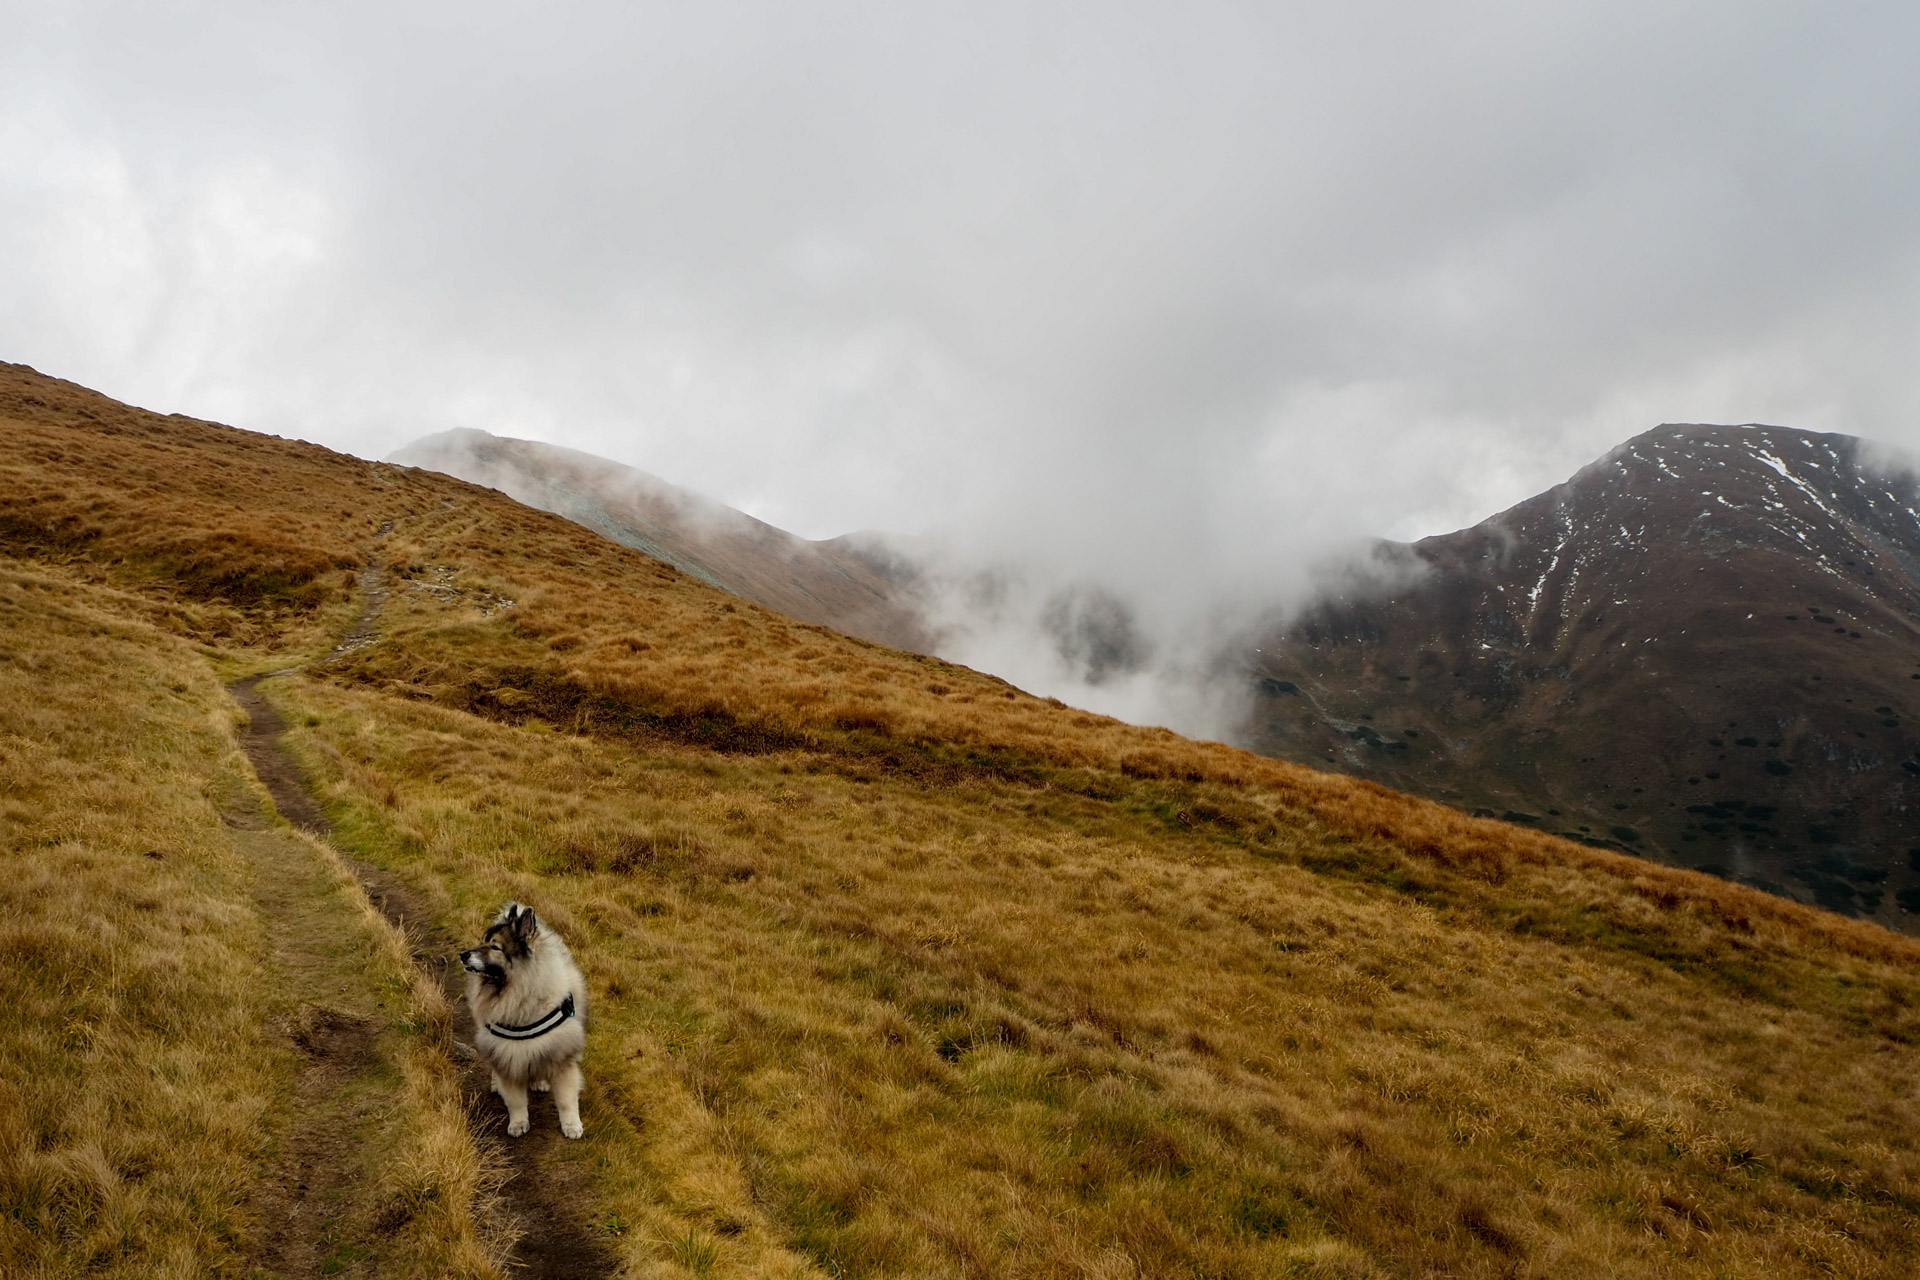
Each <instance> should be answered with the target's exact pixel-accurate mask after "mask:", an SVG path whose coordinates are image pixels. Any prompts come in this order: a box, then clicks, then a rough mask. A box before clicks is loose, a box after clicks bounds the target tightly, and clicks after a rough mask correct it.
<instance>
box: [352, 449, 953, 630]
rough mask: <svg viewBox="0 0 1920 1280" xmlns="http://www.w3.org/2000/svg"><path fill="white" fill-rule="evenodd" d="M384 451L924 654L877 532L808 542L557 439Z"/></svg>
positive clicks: (740, 590) (804, 616)
mask: <svg viewBox="0 0 1920 1280" xmlns="http://www.w3.org/2000/svg"><path fill="white" fill-rule="evenodd" d="M388 461H390V462H395V463H399V464H401V465H405V466H418V467H424V468H426V469H428V470H431V471H439V472H443V473H445V474H447V475H452V476H455V477H457V478H459V479H462V480H467V481H469V482H472V483H475V484H482V485H485V486H487V487H488V488H494V489H498V490H500V491H501V492H503V493H505V494H507V495H508V496H509V497H512V498H514V499H515V500H516V501H519V502H524V503H526V504H527V505H528V506H532V507H538V508H540V509H541V510H543V511H552V512H554V513H555V514H557V515H562V516H565V517H566V518H568V519H569V520H573V521H575V522H576V523H578V524H583V525H585V526H586V527H587V528H589V529H592V530H594V531H595V532H597V533H600V534H603V535H605V536H606V537H609V538H612V539H613V540H614V541H615V542H618V543H620V544H622V545H623V546H629V547H632V548H634V549H635V550H637V551H642V552H645V553H646V554H648V555H651V556H653V557H655V558H656V559H660V560H664V561H666V562H667V563H668V564H671V565H673V566H674V567H675V568H677V569H679V570H680V571H681V572H683V573H686V574H689V575H690V576H692V577H695V578H698V579H700V580H701V581H703V582H706V583H708V584H710V585H712V586H716V587H719V588H720V589H721V590H723V591H727V592H731V593H732V594H734V595H739V596H745V597H746V598H748V599H751V600H753V601H755V602H756V603H759V604H763V605H765V606H766V607H768V608H770V609H776V610H778V611H780V612H782V613H785V614H788V615H789V616H791V617H795V618H799V619H800V620H802V621H804V622H812V623H816V624H819V625H821V626H831V627H833V628H835V629H836V630H840V631H845V632H847V633H849V634H852V635H857V636H860V637H861V638H862V639H866V640H872V641H874V642H875V643H877V644H885V645H890V646H892V647H896V648H903V649H912V650H914V651H915V652H920V653H926V652H931V650H932V648H933V638H932V636H931V635H930V634H929V632H928V630H927V628H926V625H925V623H924V622H923V621H922V619H921V618H920V616H919V614H918V613H917V611H916V610H914V608H913V607H912V606H911V604H910V603H903V602H902V599H901V597H902V595H903V592H904V588H905V586H906V581H905V579H904V578H903V577H902V574H901V570H900V567H899V565H898V564H897V560H896V557H895V556H894V555H892V554H890V553H889V552H888V551H887V550H886V549H885V548H884V547H882V546H881V545H880V544H879V542H878V540H877V539H876V538H873V537H870V536H869V537H863V536H862V535H860V534H847V535H843V536H841V537H838V538H831V539H825V540H821V541H814V540H809V539H805V538H801V537H798V536H797V535H795V534H791V533H788V532H787V531H786V530H784V529H780V528H778V527H776V526H774V525H770V524H767V523H766V522H765V521H762V520H758V519H755V518H754V517H753V516H750V515H747V514H746V513H745V512H742V511H739V510H737V509H736V508H733V507H730V506H728V505H726V504H725V503H722V502H719V501H717V500H715V499H713V498H709V497H707V496H705V495H704V494H701V493H698V492H696V491H694V490H692V489H687V488H684V487H682V486H680V485H676V484H673V483H672V482H670V481H667V480H663V479H661V478H660V477H659V476H656V475H653V474H652V473H651V472H647V471H643V470H641V469H640V468H638V467H630V466H626V465H624V464H622V463H616V462H612V461H609V460H608V459H605V458H600V457H597V456H595V455H593V454H590V453H583V452H581V451H579V450H576V449H568V448H565V447H563V446H560V445H551V444H545V443H542V442H539V441H532V440H517V439H513V438H512V437H506V436H495V435H492V434H490V433H488V432H485V431H478V430H475V429H473V428H468V427H459V428H454V429H453V430H450V431H443V432H438V433H436V434H434V435H429V436H423V437H421V438H420V439H418V440H415V441H412V442H411V443H409V444H406V445H404V446H402V447H401V448H400V449H397V450H395V451H394V452H393V453H392V454H390V455H388Z"/></svg>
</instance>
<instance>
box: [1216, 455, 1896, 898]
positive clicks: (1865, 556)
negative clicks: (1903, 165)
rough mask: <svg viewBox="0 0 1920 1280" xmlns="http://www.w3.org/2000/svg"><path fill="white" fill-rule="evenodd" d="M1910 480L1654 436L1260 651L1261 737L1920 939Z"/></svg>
mask: <svg viewBox="0 0 1920 1280" xmlns="http://www.w3.org/2000/svg"><path fill="white" fill-rule="evenodd" d="M1917 508H1920V491H1917V488H1916V482H1915V479H1914V476H1913V474H1912V473H1911V471H1909V470H1906V469H1904V468H1902V467H1900V466H1898V465H1897V464H1893V463H1891V462H1889V463H1887V464H1884V465H1876V463H1875V461H1874V459H1873V457H1872V455H1871V454H1870V452H1869V450H1868V447H1867V446H1866V445H1864V444H1863V443H1862V442H1861V441H1859V440H1857V439H1854V438H1852V437H1848V436H1839V435H1819V434H1814V433H1809V432H1803V431H1792V430H1787V429H1784V428H1779V427H1757V426H1749V427H1711V426H1664V427H1660V428H1658V429H1656V430H1654V431H1650V432H1647V433H1646V434H1644V435H1641V436H1638V437H1636V438H1635V439H1633V440H1631V441H1629V442H1628V443H1627V444H1625V445H1623V446H1622V447H1620V448H1619V449H1617V450H1615V451H1614V452H1613V453H1612V454H1610V455H1609V456H1607V457H1606V458H1603V459H1601V460H1600V461H1599V462H1596V463H1594V464H1593V465H1591V466H1589V467H1587V468H1585V469H1583V470H1582V471H1581V472H1580V473H1579V474H1578V475H1576V476H1574V477H1573V478H1572V479H1571V480H1569V481H1567V482H1566V483H1565V484H1562V485H1559V486H1557V487H1555V488H1554V489H1552V490H1549V491H1548V492H1546V493H1543V494H1541V495H1539V496H1538V497H1535V498H1531V499H1529V500H1528V501H1526V502H1523V503H1521V504H1520V505H1519V506H1517V507H1514V508H1512V509H1511V510H1508V511H1505V512H1502V513H1500V514H1499V515H1496V516H1494V517H1492V518H1491V519H1489V520H1487V521H1485V522H1483V523H1481V524H1479V525H1476V526H1474V527H1473V528H1471V529H1466V530H1463V531H1461V532H1459V533H1454V534H1448V535H1445V536H1443V537H1435V538H1428V539H1426V540H1424V541H1422V542H1419V543H1417V544H1415V545H1413V546H1411V547H1406V546H1387V547H1383V548H1382V550H1381V556H1380V560H1379V566H1378V567H1379V570H1380V575H1379V581H1378V582H1377V583H1376V584H1375V585H1374V586H1373V587H1372V588H1370V589H1355V590H1353V591H1351V592H1350V593H1348V594H1347V595H1345V596H1343V597H1334V598H1331V599H1329V600H1327V601H1325V602H1323V603H1322V604H1321V605H1319V606H1318V607H1316V608H1315V609H1313V610H1311V611H1310V612H1308V613H1306V614H1305V615H1304V616H1302V617H1300V618H1298V619H1296V620H1294V621H1293V622H1292V623H1291V624H1290V625H1289V626H1288V627H1287V628H1286V629H1285V630H1284V631H1283V632H1281V633H1278V634H1275V635H1272V636H1269V637H1268V638H1266V639H1265V640H1264V641H1263V642H1262V643H1261V644H1260V646H1259V653H1258V654H1257V655H1256V657H1255V668H1256V671H1255V679H1256V686H1255V698H1256V712H1255V715H1254V716H1253V718H1252V723H1251V725H1250V729H1249V740H1250V741H1251V743H1252V744H1253V745H1255V746H1256V747H1257V748H1258V749H1259V750H1261V751H1264V752H1267V753H1270V754H1274V755H1278V756H1282V757H1285V758H1290V759H1296V760H1312V761H1317V762H1321V763H1323V764H1326V765H1330V766H1335V767H1341V768H1344V769H1347V770H1350V771H1352V772H1355V773H1359V774H1363V775H1364V776H1367V777H1371V778H1376V779H1378V780H1379V781H1381V782H1384V783H1386V784H1388V785H1390V786H1395V787H1400V788H1404V789H1407V790H1412V791H1418V792H1421V793H1423V794H1427V795H1432V796H1437V797H1440V798H1443V799H1447V800H1449V801H1451V802H1454V803H1458V804H1462V805H1465V806H1468V807H1482V808H1484V809H1485V810H1488V811H1492V812H1495V813H1501V814H1505V815H1507V816H1508V817H1510V818H1512V819H1514V820H1516V821H1523V822H1530V823H1537V824H1539V825H1541V826H1543V827H1546V828H1550V829H1554V830H1559V831H1564V832H1566V833H1568V834H1570V835H1573V836H1575V837H1577V838H1580V839H1584V840H1588V841H1594V842H1599V843H1604V844H1611V845H1612V846H1613V847H1616V848H1620V849H1625V850H1630V851H1633V852H1643V853H1647V854H1649V855H1651V856H1655V857H1659V858H1661V859H1663V860H1668V861H1673V862H1677V863H1679V864H1681V865H1686V866H1694V867H1702V868H1706V869H1710V870H1712V871H1713V872H1714V873H1716V874H1720V875H1726V876H1731V877H1735V878H1738V879H1740V880H1743V881H1745V882H1747V883H1750V884H1756V885H1761V886H1764V887H1766V888H1768V889H1770V890H1772V891H1774V892H1777V893H1787V894H1792V895H1794V896H1797V897H1800V898H1802V899H1804V900H1812V901H1818V902H1819V903H1820V904H1822V905H1823V906H1827V907H1831V908H1833V909H1836V910H1840V911H1846V912H1852V913H1859V914H1866V915H1871V916H1874V917H1875V918H1877V919H1880V920H1882V921H1885V922H1887V923H1889V924H1893V925H1896V926H1899V927H1912V925H1913V923H1914V921H1915V920H1916V918H1917V917H1915V916H1914V915H1913V914H1911V913H1914V912H1920V722H1915V721H1914V720H1912V719H1911V717H1912V716H1915V715H1920V683H1915V682H1916V681H1920V621H1917V620H1920V516H1917V515H1916V509H1917Z"/></svg>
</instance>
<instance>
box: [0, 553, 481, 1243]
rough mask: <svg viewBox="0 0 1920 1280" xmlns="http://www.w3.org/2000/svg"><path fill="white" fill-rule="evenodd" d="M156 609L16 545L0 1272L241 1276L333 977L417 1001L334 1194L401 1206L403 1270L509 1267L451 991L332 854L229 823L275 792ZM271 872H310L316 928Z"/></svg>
mask: <svg viewBox="0 0 1920 1280" xmlns="http://www.w3.org/2000/svg"><path fill="white" fill-rule="evenodd" d="M147 612H148V610H147V609H146V607H145V606H144V605H143V604H141V603H140V602H135V601H129V600H128V599H127V598H125V597H123V596H119V595H117V594H115V593H113V592H110V591H106V590H103V589H101V588H97V587H92V586H88V585H85V584H81V583H78V582H75V581H74V580H73V579H72V577H71V576H70V575H67V574H65V573H63V572H60V571H57V570H55V571H47V570H43V569H35V568H32V567H23V566H20V565H19V564H17V563H11V564H9V563H6V562H0V866H4V867H5V869H6V874H5V875H4V876H0V1008H4V1010H5V1016H4V1017H0V1115H3V1116H4V1117H5V1126H6V1130H7V1141H6V1142H5V1143H0V1259H3V1260H4V1265H0V1272H4V1273H5V1274H8V1275H23V1276H28V1275H65V1274H78V1273H82V1272H84V1273H86V1274H90V1275H91V1274H101V1275H121V1276H143V1277H144V1276H180V1277H189V1276H192V1277H198V1276H206V1275H211V1274H223V1273H224V1274H238V1273H239V1272H240V1271H241V1270H242V1269H243V1268H244V1267H245V1265H246V1263H247V1260H248V1259H249V1258H250V1257H251V1256H252V1255H253V1254H254V1252H255V1251H256V1250H257V1249H258V1248H259V1246H260V1244H261V1242H262V1240H263V1238H264V1237H265V1235H266V1234H267V1233H268V1232H269V1230H270V1228H271V1224H270V1223H268V1222H264V1221H262V1218H261V1212H262V1202H261V1199H260V1196H261V1192H262V1189H263V1180H265V1181H269V1182H270V1181H271V1179H272V1178H273V1176H274V1170H275V1168H276V1167H277V1163H278V1158H279V1152H280V1150H281V1149H282V1148H283V1147H284V1144H285V1143H286V1141H287V1140H288V1137H289V1128H290V1124H291V1122H292V1120H293V1117H290V1116H289V1115H288V1114H287V1113H286V1100H287V1098H288V1096H289V1092H290V1090H291V1088H292V1081H293V1079H294V1077H295V1075H296V1074H297V1072H298V1071H299V1069H300V1057H301V1055H300V1054H299V1053H298V1052H297V1051H295V1050H294V1049H293V1048H291V1047H290V1046H289V1044H288V1038H287V1032H288V1031H289V1030H290V1029H294V1028H295V1027H296V1024H297V1022H298V1019H299V1018H300V1017H301V1016H302V1015H303V1013H305V1014H311V1012H312V1011H313V1010H314V1009H315V1008H316V1007H317V1006H316V1004H315V1003H314V1002H316V1001H317V1002H321V1005H320V1007H326V1008H345V1009H349V1010H354V1011H357V1012H359V1013H360V1014H362V1015H375V1014H381V1013H383V1012H385V1011H388V1010H390V1011H394V1012H398V1013H401V1014H402V1015H403V1017H402V1018H401V1019H400V1020H399V1021H401V1022H403V1023H405V1024H407V1026H406V1027H403V1028H402V1029H401V1030H399V1031H397V1032H396V1033H395V1034H393V1035H391V1036H389V1037H387V1040H386V1042H385V1043H383V1045H382V1046H381V1049H382V1052H381V1053H380V1055H379V1058H378V1061H377V1062H376V1064H375V1066H374V1068H373V1083H374V1085H375V1086H376V1087H377V1089H378V1095H377V1096H376V1097H375V1098H374V1099H373V1101H372V1102H371V1103H370V1104H369V1105H368V1106H367V1107H365V1108H363V1109H362V1111H361V1112H360V1113H359V1116H360V1119H361V1120H362V1121H364V1125H363V1128H362V1130H361V1132H362V1136H363V1139H364V1146H363V1148H362V1150H363V1152H364V1158H365V1159H366V1160H367V1161H368V1162H369V1163H370V1164H373V1165H383V1164H388V1163H389V1162H390V1163H391V1173H389V1174H387V1175H384V1177H385V1181H384V1182H381V1181H378V1180H376V1181H375V1182H372V1183H369V1185H368V1187H367V1188H366V1196H365V1200H364V1203H361V1202H356V1201H349V1202H348V1203H345V1204H342V1205H341V1206H339V1210H340V1211H341V1212H342V1213H343V1214H352V1213H354V1212H362V1211H363V1212H364V1216H366V1217H368V1218H369V1219H371V1218H373V1217H375V1216H380V1215H384V1216H382V1217H381V1224H382V1226H383V1227H384V1228H385V1229H387V1230H390V1231H392V1232H393V1238H392V1241H391V1243H390V1244H388V1245H387V1246H386V1247H385V1249H384V1253H385V1255H386V1257H387V1258H388V1260H389V1261H390V1262H392V1263H393V1269H392V1272H391V1273H393V1274H420V1275H440V1274H447V1273H448V1270H449V1268H452V1269H454V1270H457V1271H462V1272H464V1273H466V1274H472V1275H491V1274H494V1272H493V1270H492V1267H491V1263H490V1262H489V1261H488V1255H487V1253H486V1251H485V1250H484V1249H483V1248H482V1247H481V1246H480V1243H479V1242H478V1241H477V1240H476V1239H475V1234H474V1228H473V1217H474V1215H473V1213H472V1208H473V1203H474V1201H475V1200H476V1198H478V1197H483V1196H484V1194H485V1191H486V1186H487V1178H488V1176H489V1175H488V1173H487V1171H486V1170H485V1169H483V1168H481V1167H479V1165H478V1163H477V1156H476V1155H475V1153H474V1151H473V1149H472V1146H471V1143H469V1142H468V1140H467V1136H466V1129H465V1123H464V1117H463V1115H462V1113H461V1110H460V1104H459V1099H458V1095H457V1092H456V1091H454V1090H453V1088H452V1085H451V1082H450V1080H449V1079H448V1078H447V1073H446V1069H445V1066H444V1062H443V1061H441V1062H438V1063H436V1061H435V1057H434V1055H433V1054H432V1053H431V1052H430V1046H431V1044H432V1043H433V1041H431V1040H430V1039H429V1037H430V1036H432V1035H433V1034H434V1032H435V1030H436V1026H437V1027H439V1028H443V1027H444V1022H445V1017H446V1010H445V1005H444V1001H443V1000H442V999H441V998H440V997H439V995H438V993H437V992H436V991H432V990H431V989H429V988H425V987H424V986H421V987H419V988H418V989H416V986H415V985H414V979H413V974H414V970H413V968H412V966H411V964H410V963H409V962H408V960H407V956H406V954H405V951H404V949H403V948H399V947H398V944H397V942H396V940H395V939H393V938H392V936H391V931H390V930H388V929H387V928H386V926H385V923H384V922H383V921H380V920H379V919H378V917H377V916H373V915H371V913H370V909H369V908H367V906H366V904H365V899H364V896H363V895H361V894H360V893H359V892H358V890H357V888H356V887H355V885H354V882H353V881H352V880H351V879H350V878H346V877H345V876H344V872H343V871H342V870H341V869H340V867H339V864H338V860H337V858H335V857H334V856H333V855H331V854H330V853H329V852H327V851H326V850H324V849H323V848H317V847H314V846H313V845H311V843H309V842H304V841H301V840H300V839H298V838H296V837H294V836H292V835H290V834H283V833H279V832H273V831H264V830H262V831H252V830H244V829H242V830H235V829H233V828H231V827H229V826H228V825H227V824H226V823H225V822H224V821H223V820H222V810H224V811H225V812H226V813H227V814H228V815H230V816H239V817H248V816H250V815H252V814H253V813H254V812H255V805H256V803H257V801H256V799H255V797H254V796H253V795H251V794H250V790H249V789H250V786H251V785H252V784H251V780H250V778H248V777H247V776H246V775H245V773H244V772H242V770H243V769H244V766H243V765H240V764H239V763H238V761H237V758H236V756H235V754H234V751H233V746H232V740H231V736H230V732H229V721H230V716H231V714H232V713H231V705H230V704H229V703H228V702H227V701H226V697H225V694H224V692H223V691H222V689H221V688H220V686H219V685H218V683H217V682H216V681H215V680H214V678H213V674H212V672H211V670H210V668H209V667H208V665H207V663H206V661H205V660H204V659H203V658H201V657H200V656H199V655H198V654H196V653H194V652H193V651H192V649H191V648H190V647H189V646H188V645H186V644H185V643H182V642H180V641H178V640H176V639H173V638H171V637H169V636H168V635H167V634H165V633H164V632H162V631H160V630H158V629H157V628H155V627H154V626H152V625H151V624H150V623H148V622H147V621H145V620H143V617H142V615H143V614H145V613H147ZM274 846H278V847H277V848H274ZM288 846H291V847H288ZM263 857H268V858H270V860H266V861H263ZM263 868H265V869H267V870H268V872H269V873H270V874H271V875H273V876H275V877H277V878H279V880H280V881H282V882H286V881H288V880H289V879H290V878H298V877H301V876H304V877H305V880H304V881H302V882H301V883H303V884H305V886H306V888H307V890H308V893H307V895H306V897H305V899H304V900H303V901H302V902H301V903H300V907H299V909H300V912H301V913H302V914H303V917H304V919H305V923H304V925H303V926H302V927H301V928H298V929H294V928H293V927H292V926H290V924H289V922H288V920H287V919H286V918H285V917H284V916H282V915H279V914H276V913H274V912H271V911H269V910H267V909H266V905H267V904H266V902H265V901H263V894H265V895H267V896H268V897H271V895H272V893H273V892H274V891H276V890H277V889H278V888H279V887H280V886H279V884H275V885H271V886H263V884H262V875H263ZM316 940H317V941H316ZM290 946H291V947H294V948H296V949H298V950H301V951H303V952H308V953H309V954H305V955H303V957H302V958H301V960H300V961H299V963H298V964H297V965H296V966H294V968H295V971H294V972H289V969H288V965H287V964H286V963H285V961H284V959H283V958H282V955H281V954H280V953H283V952H284V951H286V950H287V949H288V948H289V947H290ZM316 947H318V948H320V949H321V950H320V951H315V950H314V948H316ZM387 1080H390V1081H391V1086H389V1085H387V1084H383V1083H380V1082H381V1081H387ZM395 1206H398V1207H399V1208H405V1209H406V1210H407V1211H406V1212H405V1213H404V1215H403V1214H402V1213H401V1212H399V1208H396V1207H395Z"/></svg>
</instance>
